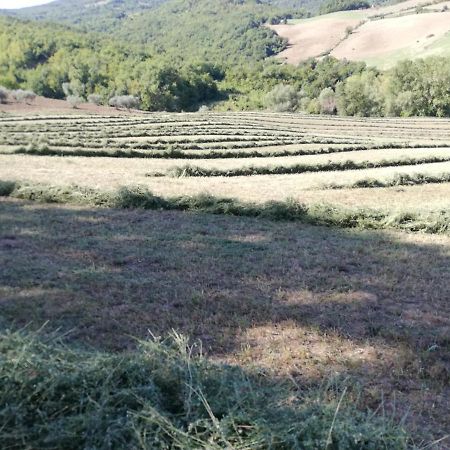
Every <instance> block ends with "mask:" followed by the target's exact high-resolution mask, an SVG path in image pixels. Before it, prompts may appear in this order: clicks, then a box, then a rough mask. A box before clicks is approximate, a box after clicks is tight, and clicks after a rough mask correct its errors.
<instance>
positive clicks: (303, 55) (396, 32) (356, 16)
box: [270, 0, 450, 69]
mask: <svg viewBox="0 0 450 450" xmlns="http://www.w3.org/2000/svg"><path fill="white" fill-rule="evenodd" d="M446 6H447V8H448V5H447V4H446V2H434V3H433V2H432V3H430V2H424V1H423V0H422V1H420V0H411V1H407V2H401V3H398V4H396V5H391V6H386V7H378V8H370V9H367V10H358V11H348V12H347V11H342V12H337V13H332V14H326V15H323V16H318V17H313V18H310V19H305V20H299V21H293V23H290V24H286V25H271V26H270V28H271V29H273V30H274V31H275V32H276V33H277V34H279V36H281V37H283V38H285V39H287V40H288V48H287V49H286V50H284V51H282V52H281V53H279V54H278V55H277V57H278V58H281V59H285V60H286V61H287V62H288V63H290V64H298V63H299V62H301V61H304V60H306V59H308V58H310V57H321V56H324V55H331V56H334V57H336V58H338V59H348V60H354V61H365V62H367V63H368V64H371V65H375V66H377V67H379V68H381V69H384V68H389V67H391V66H393V65H394V64H395V63H397V62H398V61H400V60H401V59H407V58H419V57H421V56H427V55H432V54H439V55H445V54H448V48H449V46H448V43H447V40H448V35H449V33H450V20H449V17H448V14H447V11H446V9H445V7H446ZM417 8H422V9H423V11H424V12H422V13H420V14H417Z"/></svg>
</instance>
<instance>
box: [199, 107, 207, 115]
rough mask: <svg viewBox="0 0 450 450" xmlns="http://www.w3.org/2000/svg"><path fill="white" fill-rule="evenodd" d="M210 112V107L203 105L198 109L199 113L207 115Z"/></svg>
mask: <svg viewBox="0 0 450 450" xmlns="http://www.w3.org/2000/svg"><path fill="white" fill-rule="evenodd" d="M208 111H209V107H208V106H206V105H202V106H200V108H198V112H199V113H201V114H204V113H207V112H208Z"/></svg>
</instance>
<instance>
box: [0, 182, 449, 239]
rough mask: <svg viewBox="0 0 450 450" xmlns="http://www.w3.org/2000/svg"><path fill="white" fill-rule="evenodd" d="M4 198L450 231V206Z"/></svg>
mask: <svg viewBox="0 0 450 450" xmlns="http://www.w3.org/2000/svg"><path fill="white" fill-rule="evenodd" d="M0 196H4V197H8V196H9V197H13V198H19V199H24V200H33V201H39V202H44V203H71V204H78V205H86V206H103V207H112V208H142V209H149V210H178V211H192V212H198V213H206V214H226V215H231V216H243V217H256V218H261V219H268V220H275V221H279V220H284V221H297V222H300V223H305V224H310V225H320V226H336V227H341V228H359V229H399V230H405V231H410V232H425V233H436V234H438V233H448V232H449V231H450V212H449V211H445V210H444V211H435V212H432V213H417V212H409V211H403V212H402V211H400V212H394V213H393V212H387V211H378V210H374V209H363V208H358V209H350V208H344V207H336V206H332V205H327V204H315V205H305V204H302V203H300V202H298V201H296V200H292V199H287V200H285V201H270V202H266V203H261V204H260V203H251V202H242V201H239V200H237V199H232V198H219V197H214V196H211V195H209V194H201V195H196V196H191V197H189V196H178V197H167V198H164V197H160V196H156V195H153V194H152V193H151V192H149V191H148V190H147V189H145V188H143V187H133V188H121V189H119V190H117V191H114V192H100V191H97V190H94V189H87V188H82V187H79V186H69V187H61V186H51V185H43V184H28V183H16V182H14V181H0Z"/></svg>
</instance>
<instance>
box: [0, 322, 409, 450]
mask: <svg viewBox="0 0 450 450" xmlns="http://www.w3.org/2000/svg"><path fill="white" fill-rule="evenodd" d="M138 344H139V345H138V348H137V350H135V351H133V352H129V353H127V354H114V353H106V352H100V351H95V350H86V349H83V348H77V347H75V346H73V345H72V346H69V345H68V344H67V343H65V342H64V341H63V340H62V339H60V338H59V337H58V336H57V335H56V334H54V333H53V334H48V335H44V334H43V333H42V331H41V332H40V333H32V332H28V331H27V330H21V331H19V332H15V333H12V332H4V331H2V332H1V333H0V362H1V364H0V379H1V380H2V383H1V385H0V398H1V399H2V407H1V408H0V423H1V424H2V426H1V433H2V448H5V449H6V448H10V449H13V448H14V449H16V448H17V449H19V448H30V449H31V448H36V449H37V448H52V449H67V450H72V449H73V450H75V449H80V448H92V449H94V448H96V449H120V448H122V449H125V448H130V449H131V448H133V449H137V448H139V449H142V450H164V449H173V450H177V449H178V450H187V449H198V450H220V449H224V448H227V449H241V450H244V449H254V450H264V449H269V448H271V449H278V450H289V449H297V448H298V449H300V448H309V449H311V450H315V449H317V450H319V449H326V448H329V449H331V448H336V449H337V448H339V449H344V448H345V449H348V450H370V449H379V450H403V449H406V448H407V446H408V443H409V442H410V439H409V437H408V435H407V433H406V432H405V431H404V429H403V428H402V426H401V425H399V424H396V423H394V421H393V420H392V419H390V418H389V417H385V416H384V415H381V414H376V413H374V412H373V411H365V412H363V411H360V410H358V408H357V407H358V404H357V401H355V402H352V401H350V399H349V397H353V398H355V397H357V389H353V391H354V392H353V395H352V394H350V395H345V396H344V394H346V393H348V388H347V387H346V386H343V385H342V383H340V384H339V383H337V382H330V383H328V385H326V386H324V387H323V388H322V389H321V390H319V389H309V390H308V389H306V388H304V389H302V388H300V386H299V385H298V384H294V383H292V382H290V383H289V382H288V381H283V380H273V379H271V378H269V377H268V376H267V375H261V374H258V373H257V372H256V370H255V371H254V372H246V371H245V370H244V369H241V368H239V367H236V366H231V365H226V364H220V363H212V362H210V361H208V360H207V359H206V358H204V357H202V356H201V355H198V346H194V345H190V344H189V342H188V340H187V339H185V338H184V337H182V336H180V335H179V334H176V333H173V334H172V335H171V336H170V337H169V338H167V339H165V340H161V339H155V340H151V341H141V342H139V343H138ZM344 397H345V398H344ZM338 410H339V418H338V420H336V411H338ZM329 442H332V446H330V445H329V444H328V443H329Z"/></svg>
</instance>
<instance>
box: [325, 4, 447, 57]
mask: <svg viewBox="0 0 450 450" xmlns="http://www.w3.org/2000/svg"><path fill="white" fill-rule="evenodd" d="M449 31H450V14H446V13H429V14H418V15H408V16H403V17H395V18H392V19H391V18H387V19H383V20H377V21H371V22H366V23H365V24H364V25H362V26H361V27H359V28H358V29H357V30H356V31H355V32H354V33H352V34H351V35H350V36H349V37H348V38H347V39H345V40H344V41H343V42H342V43H340V44H339V45H338V46H337V47H336V48H334V50H333V51H332V52H331V56H334V57H336V58H338V59H343V58H347V59H350V60H356V61H366V60H370V59H372V58H379V57H380V56H383V55H384V56H388V55H389V54H391V53H394V52H399V51H402V53H403V54H404V58H409V57H415V55H417V54H420V53H423V52H424V51H426V49H427V48H428V47H429V46H431V45H432V44H434V43H435V42H436V41H438V40H439V39H441V38H443V37H444V36H445V34H446V33H448V32H449Z"/></svg>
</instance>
